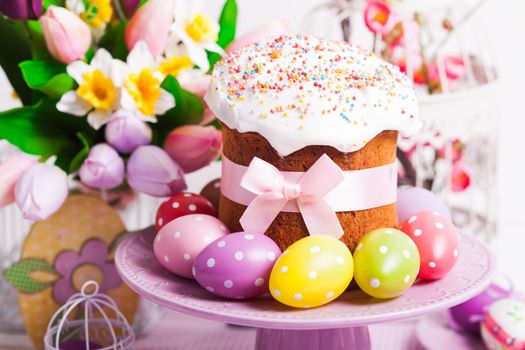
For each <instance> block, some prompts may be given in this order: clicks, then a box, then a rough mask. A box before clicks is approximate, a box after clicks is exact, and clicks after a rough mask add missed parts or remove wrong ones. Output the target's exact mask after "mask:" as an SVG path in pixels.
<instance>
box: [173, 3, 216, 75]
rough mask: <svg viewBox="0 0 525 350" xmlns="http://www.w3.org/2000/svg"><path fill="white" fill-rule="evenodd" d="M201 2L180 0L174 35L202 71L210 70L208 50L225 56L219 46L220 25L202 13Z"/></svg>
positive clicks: (176, 7) (176, 12)
mask: <svg viewBox="0 0 525 350" xmlns="http://www.w3.org/2000/svg"><path fill="white" fill-rule="evenodd" d="M200 4H201V1H198V0H193V1H187V0H178V1H177V2H176V4H175V7H174V8H175V23H174V24H173V29H172V34H173V35H174V36H175V38H176V39H178V40H180V41H182V43H183V44H184V45H185V46H186V49H187V51H188V55H189V58H190V59H191V60H192V61H193V62H194V63H195V64H196V65H197V66H199V68H200V69H202V70H204V71H207V70H208V69H209V68H210V64H209V62H208V57H207V55H206V50H208V51H211V52H217V53H219V54H221V55H222V54H224V50H223V49H222V48H221V47H220V46H219V45H217V38H218V36H219V29H220V27H219V23H218V22H217V21H216V20H212V19H211V18H210V17H209V16H207V15H206V14H204V13H202V12H200V10H201V8H202V6H200Z"/></svg>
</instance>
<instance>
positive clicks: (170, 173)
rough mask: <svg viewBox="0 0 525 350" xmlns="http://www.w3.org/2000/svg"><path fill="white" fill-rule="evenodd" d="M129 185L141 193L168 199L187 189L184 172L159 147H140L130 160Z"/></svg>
mask: <svg viewBox="0 0 525 350" xmlns="http://www.w3.org/2000/svg"><path fill="white" fill-rule="evenodd" d="M128 183H129V185H130V186H131V187H132V188H133V189H135V190H136V191H139V192H144V193H146V194H149V195H151V196H155V197H168V196H171V195H173V194H175V193H179V192H182V191H184V190H185V189H186V182H185V181H184V172H183V171H182V169H181V168H180V167H179V166H178V164H177V163H175V162H174V161H173V160H171V158H170V157H169V156H168V155H167V154H166V152H164V150H162V148H159V147H157V146H140V147H139V148H137V149H136V150H135V152H133V154H132V155H131V157H130V158H129V160H128Z"/></svg>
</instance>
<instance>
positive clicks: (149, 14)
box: [125, 0, 173, 56]
mask: <svg viewBox="0 0 525 350" xmlns="http://www.w3.org/2000/svg"><path fill="white" fill-rule="evenodd" d="M172 24H173V1H172V0H149V1H148V2H147V3H146V4H144V5H143V6H142V7H141V8H139V9H138V11H137V12H135V14H134V15H133V17H132V18H131V20H130V21H129V24H128V27H127V28H126V34H125V41H126V46H127V47H128V49H129V50H130V51H131V50H132V49H133V47H134V46H135V44H136V43H138V42H139V41H145V42H146V43H147V44H148V47H149V49H150V51H151V53H152V54H153V55H154V56H160V55H162V53H163V52H164V49H165V48H166V43H167V41H168V35H169V33H170V30H171V25H172Z"/></svg>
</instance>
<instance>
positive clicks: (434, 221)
mask: <svg viewBox="0 0 525 350" xmlns="http://www.w3.org/2000/svg"><path fill="white" fill-rule="evenodd" d="M400 229H401V231H403V232H404V233H406V234H407V235H409V236H410V237H411V238H412V239H413V240H414V242H415V243H416V245H417V248H418V250H419V255H420V257H421V268H420V270H419V278H422V279H426V280H436V279H439V278H441V277H443V276H445V275H446V274H447V273H448V272H449V271H450V270H451V269H452V268H453V267H454V265H455V264H456V261H457V259H458V256H459V236H458V233H457V231H456V228H455V227H454V224H452V222H451V221H450V219H449V218H447V217H446V216H443V215H441V214H439V213H438V212H420V213H416V214H414V215H412V216H411V217H409V218H408V219H406V220H405V221H404V222H403V223H402V224H401V227H400Z"/></svg>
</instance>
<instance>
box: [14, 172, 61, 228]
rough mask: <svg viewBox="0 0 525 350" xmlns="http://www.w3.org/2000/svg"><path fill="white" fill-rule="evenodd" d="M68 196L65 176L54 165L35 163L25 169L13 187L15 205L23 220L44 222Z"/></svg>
mask: <svg viewBox="0 0 525 350" xmlns="http://www.w3.org/2000/svg"><path fill="white" fill-rule="evenodd" d="M67 195H68V181H67V174H66V173H65V172H64V171H63V170H62V169H60V168H59V167H57V166H56V165H54V164H48V163H37V164H34V165H32V166H31V167H30V168H29V169H27V170H26V171H25V172H24V173H23V174H22V176H21V177H20V178H19V179H18V181H17V182H16V186H15V198H16V203H17V205H18V207H19V208H20V210H21V211H22V214H23V216H24V218H26V219H30V220H45V219H47V218H49V217H50V216H51V215H52V214H54V213H55V212H56V211H57V210H58V209H60V207H61V206H62V204H64V201H65V200H66V197H67Z"/></svg>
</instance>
